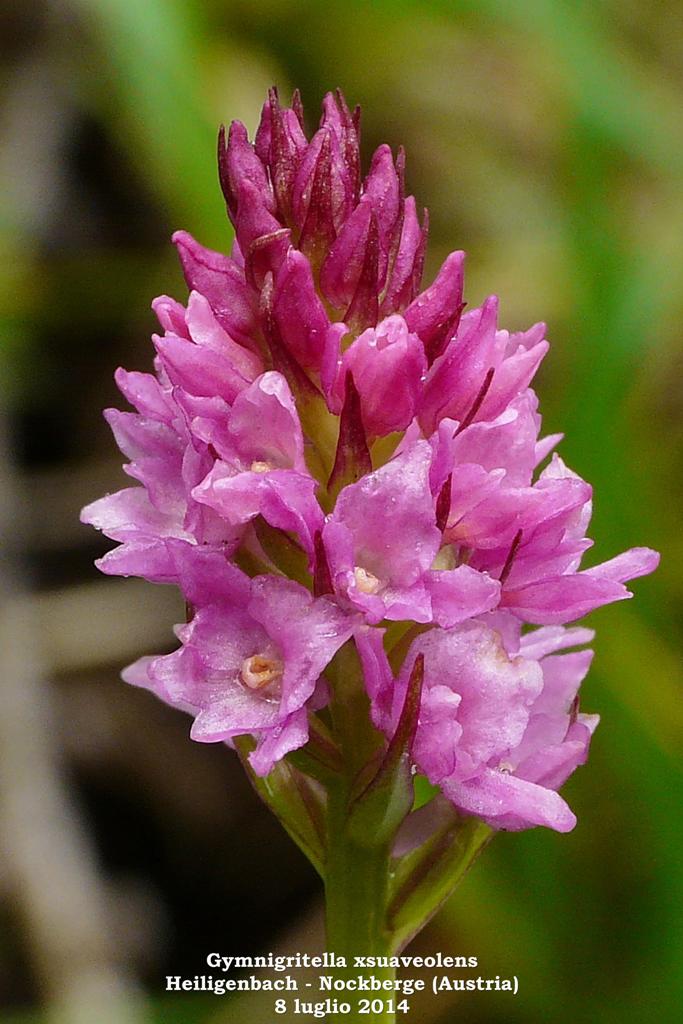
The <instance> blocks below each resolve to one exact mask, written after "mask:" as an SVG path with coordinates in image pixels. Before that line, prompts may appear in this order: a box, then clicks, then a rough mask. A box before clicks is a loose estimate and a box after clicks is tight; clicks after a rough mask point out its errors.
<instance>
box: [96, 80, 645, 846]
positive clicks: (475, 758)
mask: <svg viewBox="0 0 683 1024" xmlns="http://www.w3.org/2000/svg"><path fill="white" fill-rule="evenodd" d="M359 140H360V117H359V112H358V111H354V112H353V113H352V112H351V111H350V110H349V108H348V106H347V104H346V102H345V100H344V98H343V96H342V95H341V93H340V92H338V91H337V92H336V93H334V94H332V93H329V94H328V95H327V96H326V97H325V99H324V102H323V112H322V117H321V120H320V124H319V126H318V128H317V130H316V131H315V132H314V133H313V134H312V136H311V138H310V139H309V138H308V136H307V135H306V132H305V129H304V118H303V109H302V107H301V101H300V99H299V97H298V94H295V97H294V100H293V102H292V106H291V107H289V108H287V107H285V106H283V105H282V104H281V103H280V100H279V98H278V95H277V92H276V91H275V90H271V92H270V94H269V97H268V100H267V102H266V103H265V105H264V107H263V111H262V115H261V121H260V124H259V127H258V130H257V132H256V136H255V140H254V142H253V143H252V142H250V140H249V136H248V132H247V130H246V128H245V127H244V125H242V124H241V123H239V122H234V123H233V124H232V125H231V126H230V128H229V130H228V131H227V133H226V132H225V130H224V129H221V132H220V135H219V145H218V163H219V178H220V185H221V188H222V190H223V194H224V197H225V201H226V208H227V212H228V215H229V217H230V220H231V221H232V224H233V227H234V230H235V244H234V246H233V250H232V253H231V254H230V255H229V256H228V255H224V254H222V253H218V252H213V251H211V250H208V249H206V248H204V247H203V246H202V245H200V244H199V243H198V242H196V241H195V240H194V239H193V238H192V237H191V236H190V235H189V234H187V232H184V231H178V232H176V233H175V234H174V236H173V241H174V243H175V245H176V246H177V249H178V255H179V258H180V262H181V265H182V268H183V272H184V275H185V279H186V281H187V286H188V290H189V295H188V298H187V302H186V304H185V305H183V304H181V303H180V302H177V301H176V300H174V299H172V298H169V297H167V296H161V297H160V298H158V299H156V300H155V302H154V304H153V305H154V309H155V312H156V315H157V317H158V320H159V324H160V333H159V334H158V335H155V336H154V339H153V341H154V347H155V350H156V356H155V358H154V373H140V372H137V371H133V372H130V371H126V370H123V369H120V370H118V371H117V374H116V380H117V383H118V385H119V388H120V390H121V392H122V394H123V395H124V397H125V398H126V399H127V401H128V402H129V403H130V405H131V406H132V407H133V409H134V410H135V411H133V412H121V411H118V410H107V411H106V413H105V415H106V418H107V421H108V422H109V424H110V426H111V428H112V431H113V433H114V435H115V438H116V441H117V443H118V445H119V447H120V448H121V451H122V452H123V453H124V455H125V457H126V459H127V460H128V462H127V465H126V467H125V468H126V472H127V473H128V474H129V475H130V476H131V477H132V479H133V480H134V481H135V484H136V485H135V486H133V487H129V488H126V489H124V490H122V491H119V492H118V493H116V494H112V495H108V496H106V497H104V498H101V499H99V500H98V501H95V502H93V503H92V504H91V505H89V506H88V507H87V508H85V509H84V510H83V513H82V518H83V521H84V522H87V523H91V524H92V525H93V526H95V527H97V528H98V529H100V530H102V531H103V532H104V533H105V534H106V535H107V536H108V537H110V538H111V539H112V540H114V541H116V542H117V543H118V547H116V548H115V549H114V550H113V551H111V552H110V553H109V554H107V555H105V556H104V558H102V559H101V560H100V561H99V563H98V564H99V567H100V568H101V569H102V571H103V572H105V573H108V574H112V575H137V576H141V577H143V578H145V579H148V580H150V581H153V582H157V583H170V584H173V585H175V586H178V587H179V588H180V589H181V591H182V593H183V595H184V596H185V599H186V601H187V603H188V606H189V607H190V609H191V616H190V621H189V622H188V623H185V624H182V625H181V626H180V627H178V629H177V635H178V639H179V641H180V646H179V648H178V650H176V651H175V653H173V654H170V655H165V656H162V657H147V658H143V659H141V660H139V661H138V662H136V663H135V665H133V666H131V667H130V668H129V669H127V670H126V672H125V673H124V676H125V678H126V679H127V680H128V681H129V682H131V683H133V684H135V685H138V686H143V687H145V688H147V689H149V690H151V691H152V692H154V693H155V694H156V695H157V696H159V697H160V698H161V699H163V700H165V701H167V702H169V703H171V704H173V705H175V706H177V707H180V708H182V709H184V710H186V711H188V712H189V713H190V714H191V715H192V716H193V718H194V724H193V726H192V736H193V738H195V739H197V740H200V741H202V742H219V741H233V740H234V739H236V738H238V737H241V736H251V737H253V740H254V748H253V750H252V753H251V765H252V768H253V771H254V772H255V773H256V774H257V775H259V776H263V775H267V774H268V773H269V772H271V771H272V769H273V767H274V766H275V765H276V764H277V763H278V762H279V761H281V760H282V759H283V758H285V757H287V756H288V755H290V754H291V753H292V752H293V751H295V750H299V749H300V748H302V747H305V746H306V745H307V744H308V743H309V728H310V725H311V722H314V723H317V724H316V728H318V730H319V728H320V723H321V722H322V721H323V718H324V715H325V712H324V711H323V708H324V707H325V705H326V704H327V703H328V702H330V701H331V702H332V704H333V705H334V702H335V700H336V699H337V695H336V694H335V689H334V680H335V678H338V674H337V669H336V668H335V667H334V666H336V665H337V664H338V654H339V652H340V651H341V649H342V648H344V650H345V652H346V655H348V657H347V660H346V662H345V664H348V663H350V661H349V658H350V657H351V655H353V657H355V655H354V653H353V652H354V645H355V651H356V652H357V656H358V658H359V660H360V666H361V670H362V679H361V678H360V677H359V680H358V685H359V686H362V687H364V689H365V691H366V694H367V697H368V698H369V701H370V714H371V717H372V722H373V723H374V726H375V728H376V729H377V730H379V732H380V733H382V734H384V736H385V738H386V745H387V749H388V750H391V751H392V756H393V752H394V747H395V745H396V744H395V743H394V747H392V746H391V742H392V738H393V737H395V735H400V736H403V732H400V731H398V732H397V730H399V729H403V730H404V731H405V736H406V737H407V739H406V741H405V742H406V743H408V744H409V746H410V750H409V751H408V753H409V755H410V758H411V759H412V764H413V765H415V766H417V769H418V770H419V771H420V772H422V773H423V774H424V775H426V776H427V778H428V779H429V780H430V781H431V782H432V783H433V784H434V785H437V786H439V787H440V789H441V791H442V793H443V794H444V795H445V797H446V798H447V799H448V800H449V801H451V803H452V804H453V805H454V806H455V807H456V808H457V809H458V810H459V811H460V812H461V813H462V814H464V815H469V816H475V817H479V818H481V819H483V820H484V821H486V822H487V823H488V824H490V825H491V826H492V827H494V828H502V829H512V830H516V829H521V828H527V827H531V826H534V825H544V826H548V827H550V828H554V829H556V830H558V831H560V832H564V831H567V830H569V829H571V828H572V827H573V825H574V822H575V819H574V815H573V814H572V812H571V810H570V809H569V808H568V806H567V804H566V803H565V801H564V800H563V799H562V797H560V796H559V794H558V792H557V790H558V789H559V787H560V786H561V785H562V784H563V783H564V781H565V780H566V779H567V777H568V776H569V775H570V774H571V773H572V771H573V770H574V769H575V768H576V767H577V766H579V765H580V764H582V763H583V762H584V761H585V760H586V757H587V753H588V748H589V744H590V740H591V736H592V734H593V731H594V729H595V726H596V724H597V717H596V716H592V715H585V714H583V713H581V712H580V711H579V709H578V691H579V687H580V685H581V683H582V681H583V679H584V677H585V676H586V673H587V671H588V667H589V665H590V660H591V656H592V655H591V652H590V651H589V650H587V649H586V648H585V647H584V646H583V645H585V644H586V643H588V642H590V640H591V639H592V634H591V633H590V631H587V630H585V629H583V628H581V627H574V628H567V624H568V623H571V622H574V621H575V620H577V619H579V618H581V617H582V616H584V615H586V614H587V613H589V612H590V611H592V610H593V609H595V608H598V607H600V606H601V605H604V604H607V603H610V602H613V601H619V600H622V599H624V598H627V597H630V596H631V595H630V592H629V591H628V590H627V588H626V583H627V582H628V581H629V580H630V579H633V578H635V577H638V576H641V575H644V574H646V573H649V572H652V571H653V570H654V569H655V568H656V565H657V562H658V556H657V555H656V553H655V552H652V551H650V550H649V549H647V548H634V549H632V550H630V551H628V552H625V553H624V554H622V555H619V556H617V557H616V558H614V559H612V560H611V561H608V562H605V563H603V564H602V565H597V566H593V567H591V568H584V567H582V560H583V556H584V554H585V552H586V551H587V550H588V548H589V547H590V544H591V542H590V540H589V539H588V538H587V535H586V531H587V529H588V526H589V522H590V514H591V500H592V491H591V488H590V486H589V485H588V484H587V483H586V482H585V481H583V480H581V479H580V478H579V477H578V476H577V475H576V474H575V473H573V472H572V471H571V470H569V469H568V468H567V467H566V466H565V464H564V462H563V461H562V459H561V458H560V457H559V455H557V454H552V455H551V453H552V451H553V449H554V448H555V447H556V446H557V445H558V444H559V442H560V441H561V439H562V438H561V435H553V436H549V437H544V436H542V434H541V418H540V416H539V413H538V399H537V397H536V395H535V393H534V391H533V390H532V388H531V383H532V380H533V377H534V374H535V373H536V370H537V369H538V367H539V365H540V363H541V361H542V359H543V358H544V356H545V355H546V353H547V351H548V348H549V346H548V342H547V340H546V337H545V325H544V324H542V323H539V324H535V325H534V326H532V327H530V328H529V329H528V330H526V331H522V332H516V333H515V332H513V333H510V332H508V331H507V330H504V329H503V328H501V327H500V326H499V322H498V300H497V298H496V297H495V296H491V297H489V298H488V299H486V301H485V302H484V303H483V304H482V305H481V307H479V308H476V309H469V308H467V307H466V306H465V304H464V299H463V292H464V253H463V252H461V251H460V250H456V251H454V252H452V253H450V254H449V255H448V256H447V257H446V259H445V260H444V262H443V264H442V266H441V268H440V269H439V271H438V272H437V274H436V277H435V278H434V280H433V281H432V282H431V283H430V284H429V285H427V287H425V288H422V270H423V265H424V260H425V249H426V244H427V235H428V217H427V214H426V212H425V214H424V215H422V216H418V212H417V211H418V207H417V204H416V202H415V199H414V197H413V196H410V195H409V196H406V195H405V185H404V179H405V175H404V164H405V157H404V154H403V152H402V151H401V152H399V153H398V154H397V155H396V156H395V155H394V154H393V153H392V152H391V150H390V148H389V147H388V146H386V145H382V146H380V147H379V148H378V149H377V150H376V152H375V154H374V155H373V157H372V160H371V163H370V167H369V169H368V171H367V174H365V175H363V173H362V169H361V159H360V148H359ZM532 627H533V628H532ZM575 647H576V648H580V649H578V650H571V648H575ZM349 652H350V654H349ZM346 655H345V657H346ZM340 656H341V655H340ZM415 665H419V667H420V673H419V674H420V687H421V689H419V688H418V689H415V687H414V686H413V689H412V690H411V700H412V701H413V702H414V704H415V709H414V710H415V714H414V717H413V719H411V720H410V721H409V722H408V724H407V725H406V724H405V722H406V720H405V715H408V714H409V712H410V714H412V713H413V712H411V711H410V702H408V701H407V693H408V690H409V688H410V687H411V685H412V684H411V683H410V680H411V678H412V679H413V682H414V680H415V678H416V677H415V676H414V674H413V675H411V674H412V673H414V669H415ZM406 707H407V708H408V710H406ZM320 715H323V718H320V717H315V716H320ZM402 715H404V719H403V720H402V718H401V716H402ZM402 721H403V725H400V723H401V722H402ZM402 742H403V741H402Z"/></svg>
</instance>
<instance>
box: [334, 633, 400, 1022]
mask: <svg viewBox="0 0 683 1024" xmlns="http://www.w3.org/2000/svg"><path fill="white" fill-rule="evenodd" d="M333 673H334V677H335V678H334V683H335V686H334V691H333V692H334V698H333V702H332V708H331V710H332V717H333V720H334V733H335V739H336V740H337V742H338V743H339V745H340V748H341V754H342V757H343V762H344V765H343V771H342V772H340V774H339V776H338V778H337V780H336V782H335V784H334V785H332V786H330V787H329V789H328V796H327V859H326V864H325V897H326V907H327V909H326V926H327V947H328V949H329V950H330V952H332V953H335V954H336V956H337V957H343V958H344V960H345V962H346V966H345V967H338V968H336V969H335V971H334V975H335V978H336V979H337V980H339V981H343V982H345V983H346V982H348V981H351V980H352V979H355V978H357V977H358V976H359V974H361V975H363V976H367V975H368V973H372V974H373V975H374V976H375V977H376V978H377V979H378V980H380V981H386V980H392V981H393V979H394V977H395V971H394V970H392V969H390V968H378V969H376V970H372V971H371V972H368V971H367V970H366V969H360V970H359V969H358V968H356V969H354V959H355V957H356V956H387V955H389V954H390V951H391V935H390V933H389V931H388V929H387V907H388V903H389V878H390V869H391V848H390V843H389V842H388V841H387V840H380V839H379V838H378V837H377V836H376V835H373V834H371V832H370V831H368V833H367V834H361V835H359V834H358V830H357V829H356V830H355V831H354V830H352V828H351V822H350V819H349V806H350V802H351V797H352V793H353V791H354V783H355V782H356V780H357V777H358V774H359V772H360V771H361V770H362V768H363V767H364V765H365V764H366V763H367V762H368V760H369V759H370V758H371V757H372V754H373V751H375V750H376V749H377V746H378V742H379V740H380V737H379V736H378V734H377V733H376V731H375V730H374V729H373V727H372V725H371V723H370V715H369V709H368V707H367V697H366V695H365V692H364V689H363V685H362V681H361V673H360V666H359V664H358V657H357V654H356V651H355V647H354V646H353V645H352V644H351V643H349V644H346V645H345V646H344V648H342V650H341V651H340V652H339V653H338V655H337V658H336V659H335V662H334V665H333ZM331 995H333V996H334V997H335V998H338V999H339V1001H340V1002H346V1003H349V1004H350V1005H351V1012H350V1013H349V1014H345V1015H344V1021H345V1022H347V1024H394V1021H395V1013H394V1009H393V1008H394V1006H395V1005H396V1002H397V1001H398V1000H397V996H396V993H394V992H392V991H390V990H384V989H382V990H379V991H375V992H356V991H354V990H353V989H347V988H343V989H340V990H339V991H335V992H334V993H331ZM399 998H400V997H399ZM362 999H365V1000H368V999H369V1002H370V1008H371V1009H372V1007H373V1005H374V1006H375V1007H377V1006H379V1005H380V1004H381V1006H382V1010H381V1011H380V1012H374V1013H373V1012H370V1013H363V1014H361V1013H360V1006H361V1000H362Z"/></svg>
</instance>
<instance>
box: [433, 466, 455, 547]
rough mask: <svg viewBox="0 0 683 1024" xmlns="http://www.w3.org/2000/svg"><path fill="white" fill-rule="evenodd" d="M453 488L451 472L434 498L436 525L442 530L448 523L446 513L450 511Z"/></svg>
mask: <svg viewBox="0 0 683 1024" xmlns="http://www.w3.org/2000/svg"><path fill="white" fill-rule="evenodd" d="M452 488H453V474H452V473H451V475H450V476H449V477H448V480H446V482H445V484H444V485H443V487H442V488H441V490H440V491H439V497H438V498H437V499H436V525H437V527H438V528H439V529H440V530H441V532H442V533H443V531H444V530H445V529H446V527H447V525H448V515H449V513H450V511H451V491H452Z"/></svg>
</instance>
